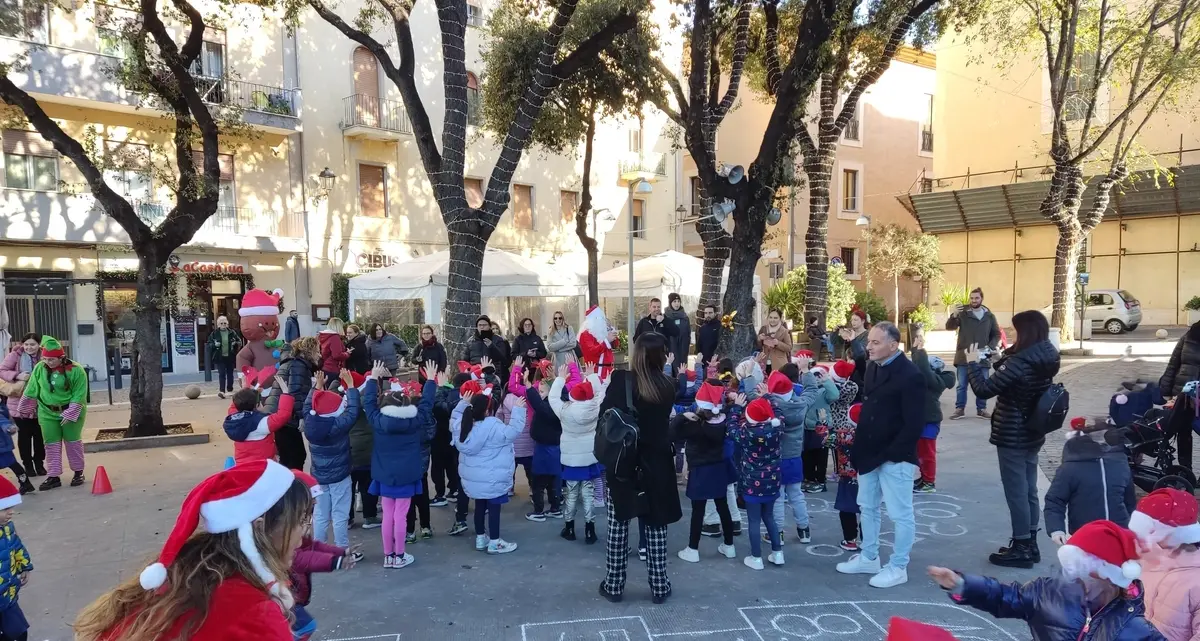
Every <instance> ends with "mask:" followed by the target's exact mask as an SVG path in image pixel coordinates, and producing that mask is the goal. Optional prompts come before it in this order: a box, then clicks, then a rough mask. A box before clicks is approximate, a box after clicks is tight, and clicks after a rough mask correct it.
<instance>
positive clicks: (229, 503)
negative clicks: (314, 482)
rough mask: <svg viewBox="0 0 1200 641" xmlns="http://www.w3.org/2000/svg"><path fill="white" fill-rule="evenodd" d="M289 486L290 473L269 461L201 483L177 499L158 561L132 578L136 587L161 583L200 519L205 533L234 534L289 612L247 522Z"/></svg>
mask: <svg viewBox="0 0 1200 641" xmlns="http://www.w3.org/2000/svg"><path fill="white" fill-rule="evenodd" d="M295 482H296V475H295V474H294V473H293V472H292V471H291V470H289V469H288V468H286V467H284V466H282V465H280V464H279V463H276V462H275V461H247V462H245V463H239V464H237V465H235V466H233V467H231V468H229V469H227V470H224V471H222V472H218V473H216V474H213V475H212V476H210V477H208V478H206V479H204V480H203V481H201V482H200V484H199V485H197V486H196V487H194V488H192V491H191V492H188V495H187V498H185V499H184V500H183V505H182V506H181V507H180V510H179V517H178V518H176V520H175V527H174V528H172V529H171V533H170V535H168V536H167V540H166V542H165V543H164V544H163V548H162V551H161V552H159V555H158V562H156V563H153V564H151V565H150V566H149V567H147V568H146V569H144V570H142V573H141V574H140V575H139V576H138V580H139V582H140V583H141V585H142V587H143V588H145V589H147V590H157V589H158V588H161V587H162V586H163V584H165V583H166V582H167V566H169V565H171V564H172V563H174V562H175V558H176V557H177V556H179V552H180V550H182V549H183V545H184V544H185V543H187V541H188V539H189V538H191V536H192V534H193V533H194V532H195V531H196V528H197V527H198V526H199V525H200V524H201V520H203V525H204V531H205V532H207V533H209V534H222V533H225V532H234V531H236V532H237V534H238V544H239V546H240V548H241V550H242V554H244V555H245V556H246V560H247V561H248V562H249V563H250V567H252V568H254V572H255V574H257V575H258V578H259V579H260V580H261V581H262V582H263V583H265V584H266V585H267V586H268V587H269V589H270V591H271V593H272V594H274V595H276V596H277V597H279V598H280V600H281V601H283V603H284V605H285V607H287V608H291V605H292V602H293V601H292V595H291V592H290V591H289V590H288V589H287V577H276V576H275V575H274V574H272V573H271V571H270V570H269V569H267V566H266V564H265V563H264V562H263V558H262V554H261V553H260V552H259V550H258V547H257V546H256V545H255V543H254V529H253V523H254V521H255V519H257V518H259V517H261V516H262V515H264V514H266V513H267V511H268V510H270V509H271V508H272V507H274V505H275V504H276V503H278V502H279V500H280V499H281V498H283V496H284V494H287V491H288V490H289V489H290V488H291V487H292V484H293V483H295Z"/></svg>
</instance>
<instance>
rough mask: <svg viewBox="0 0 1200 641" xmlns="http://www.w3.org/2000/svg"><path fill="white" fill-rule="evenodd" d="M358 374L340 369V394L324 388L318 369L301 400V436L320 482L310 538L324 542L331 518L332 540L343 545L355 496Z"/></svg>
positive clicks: (347, 537) (346, 540)
mask: <svg viewBox="0 0 1200 641" xmlns="http://www.w3.org/2000/svg"><path fill="white" fill-rule="evenodd" d="M358 378H359V380H358V381H355V380H354V377H353V376H351V373H350V371H349V370H346V369H343V370H342V372H341V377H340V380H341V386H342V387H343V388H344V389H345V390H346V395H345V396H344V397H343V396H342V395H341V394H338V393H337V392H335V391H332V390H329V389H326V385H325V375H324V373H323V372H317V381H316V383H317V384H316V385H314V386H313V388H312V390H311V391H310V392H309V394H308V398H307V399H305V400H304V423H303V425H304V436H305V437H306V438H307V439H308V449H309V453H310V454H311V455H312V466H311V469H312V475H313V476H314V477H315V478H316V479H317V482H318V483H320V484H321V495H320V496H319V497H318V498H317V507H316V510H314V513H313V538H315V539H316V540H318V541H321V542H322V543H324V542H326V541H327V540H328V538H327V537H328V536H329V524H330V521H331V520H332V522H333V542H334V544H335V545H337V546H338V547H342V548H344V547H347V546H349V545H350V531H349V529H350V528H349V517H350V506H351V504H352V503H353V500H354V499H353V497H352V496H351V494H350V428H351V427H354V421H355V420H357V419H358V411H359V407H360V405H359V403H360V401H359V386H361V385H362V384H363V377H362V376H361V375H359V377H358ZM356 383H357V384H356Z"/></svg>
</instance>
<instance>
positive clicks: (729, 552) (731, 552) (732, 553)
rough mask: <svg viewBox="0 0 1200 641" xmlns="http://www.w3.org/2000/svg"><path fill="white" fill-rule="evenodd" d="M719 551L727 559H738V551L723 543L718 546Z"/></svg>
mask: <svg viewBox="0 0 1200 641" xmlns="http://www.w3.org/2000/svg"><path fill="white" fill-rule="evenodd" d="M717 551H718V552H720V553H721V554H723V555H725V558H727V559H733V558H736V557H737V550H736V549H735V548H734V547H733V546H732V545H725V544H724V543H722V544H720V545H718V546H717ZM681 554H682V553H681Z"/></svg>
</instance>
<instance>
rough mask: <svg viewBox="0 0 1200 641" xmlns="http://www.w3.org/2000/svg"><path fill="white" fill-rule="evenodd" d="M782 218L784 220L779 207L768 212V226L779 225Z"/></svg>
mask: <svg viewBox="0 0 1200 641" xmlns="http://www.w3.org/2000/svg"><path fill="white" fill-rule="evenodd" d="M782 218H783V212H781V211H779V208H778V207H772V208H771V210H770V211H768V212H767V224H768V225H771V226H775V225H778V224H779V221H780V220H781V219H782Z"/></svg>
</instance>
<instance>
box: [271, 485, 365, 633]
mask: <svg viewBox="0 0 1200 641" xmlns="http://www.w3.org/2000/svg"><path fill="white" fill-rule="evenodd" d="M293 471H294V472H295V474H296V478H298V479H300V480H301V481H302V482H303V483H304V485H305V486H307V487H308V489H309V491H310V492H312V496H313V500H314V502H316V500H317V499H319V498H320V496H321V495H322V494H323V491H322V489H321V486H320V484H319V483H318V482H317V479H316V477H314V476H311V475H309V474H305V473H304V472H301V471H299V470H293ZM357 550H358V546H357V545H356V546H354V547H353V548H350V549H349V550H347V549H346V548H342V547H338V546H336V545H329V544H328V543H322V542H320V541H314V540H313V537H312V533H311V532H309V533H307V534H306V535H305V536H304V538H303V539H302V540H301V541H300V547H298V548H296V554H295V556H294V557H292V568H291V570H290V571H289V572H288V579H289V580H290V581H291V588H292V597H293V598H294V599H295V600H296V604H295V605H293V606H292V637H293V639H294V640H295V641H308V639H311V638H312V635H313V633H314V632H316V631H317V620H316V619H314V618H313V617H312V615H311V614H309V613H308V604H309V603H310V602H311V601H312V575H313V574H316V573H325V572H336V571H338V570H349V569H351V568H353V567H354V565H355V564H356V563H357V562H358V559H359V558H361V556H362V555H361V554H357Z"/></svg>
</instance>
